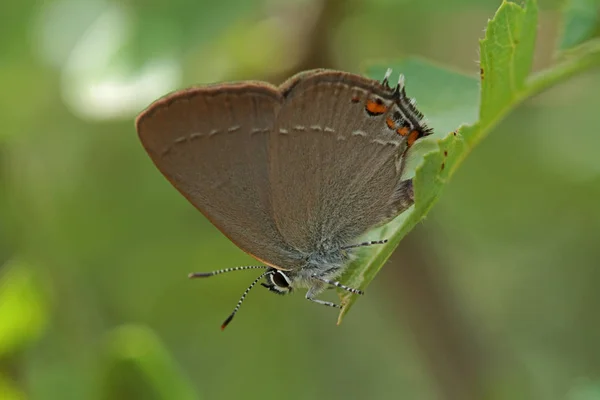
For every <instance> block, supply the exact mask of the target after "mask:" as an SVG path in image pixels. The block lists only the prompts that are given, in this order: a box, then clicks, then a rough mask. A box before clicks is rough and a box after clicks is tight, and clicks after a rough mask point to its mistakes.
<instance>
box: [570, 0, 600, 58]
mask: <svg viewBox="0 0 600 400" xmlns="http://www.w3.org/2000/svg"><path fill="white" fill-rule="evenodd" d="M599 23H600V0H567V1H566V2H565V6H564V10H563V23H562V36H561V39H560V49H561V50H566V49H570V48H572V47H574V46H576V45H578V44H581V43H582V42H584V41H585V40H588V39H590V38H592V37H593V36H594V34H597V33H598V27H599V26H600V24H599Z"/></svg>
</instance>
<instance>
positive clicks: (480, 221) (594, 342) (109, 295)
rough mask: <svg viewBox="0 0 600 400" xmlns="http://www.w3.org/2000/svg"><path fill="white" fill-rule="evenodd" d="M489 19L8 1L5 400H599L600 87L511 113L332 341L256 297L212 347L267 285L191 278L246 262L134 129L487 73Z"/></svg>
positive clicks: (318, 313)
mask: <svg viewBox="0 0 600 400" xmlns="http://www.w3.org/2000/svg"><path fill="white" fill-rule="evenodd" d="M499 3H500V2H499V1H496V0H484V1H482V0H447V1H435V0H429V1H416V0H413V1H411V0H406V1H394V0H348V1H345V0H333V1H319V0H221V1H208V0H202V1H198V0H196V1H191V0H172V1H110V0H47V1H16V0H8V1H4V2H2V5H0V19H1V23H0V123H1V128H0V398H2V399H61V400H70V399H73V400H75V399H77V400H79V399H138V398H139V399H195V398H198V399H258V398H261V399H278V398H286V399H315V398H330V399H337V398H340V399H341V398H374V399H389V398H402V399H484V398H485V399H544V400H550V399H570V400H592V399H600V323H599V320H600V311H599V308H600V307H599V305H600V268H599V266H600V261H599V260H600V207H599V206H600V132H599V129H598V126H600V113H598V110H599V109H600V94H599V93H600V73H599V71H591V72H588V73H586V74H584V75H580V76H578V77H576V78H575V79H572V80H570V81H569V82H566V83H564V84H561V85H560V86H557V87H554V88H552V89H551V90H548V91H546V92H545V93H543V94H541V95H538V96H536V97H535V98H533V99H529V100H528V101H526V102H525V104H524V105H522V106H521V107H519V108H518V109H517V110H516V111H515V112H514V113H512V114H511V115H509V116H508V118H507V119H506V120H505V121H503V122H502V123H501V124H500V125H499V126H498V127H497V128H496V129H495V130H494V132H492V133H491V135H490V136H489V137H488V138H487V139H486V140H485V141H484V142H482V144H481V145H480V146H479V147H478V148H477V149H476V150H475V151H474V152H473V153H472V154H471V156H470V157H469V158H468V159H467V161H466V162H465V163H464V164H463V165H462V166H461V168H460V170H459V171H458V173H457V174H456V175H455V176H454V178H453V180H452V182H451V183H450V184H449V185H448V186H447V188H446V189H445V191H444V193H443V196H442V198H441V200H440V201H439V202H438V204H437V205H436V206H435V207H434V209H433V211H432V212H431V213H430V215H429V217H428V219H427V220H426V221H425V222H424V223H422V224H420V225H419V226H418V227H417V229H415V230H414V231H413V232H412V233H411V234H410V235H409V236H408V237H407V238H406V239H405V240H404V241H403V242H402V243H401V245H400V246H399V248H398V249H397V251H396V253H395V255H394V256H393V257H392V259H391V260H390V261H389V262H388V264H387V265H386V266H385V268H383V270H382V271H381V273H380V274H379V276H378V278H377V279H376V280H375V281H374V282H373V283H372V285H371V286H369V288H368V290H367V295H366V296H365V297H364V298H362V299H361V300H360V301H359V302H358V303H357V304H356V305H355V307H354V308H353V309H352V311H351V312H350V314H349V315H348V316H347V318H346V319H345V321H344V323H343V324H342V325H341V326H336V325H335V321H336V317H337V315H336V314H335V311H334V310H331V309H328V308H325V307H319V306H315V305H313V304H310V303H308V302H306V301H305V300H304V298H303V296H302V295H296V296H289V297H279V296H274V295H273V294H271V293H269V292H267V291H266V290H264V289H261V288H257V289H256V290H254V291H253V292H252V293H251V294H250V295H249V296H248V298H247V301H246V303H245V304H244V306H243V308H242V310H241V312H240V313H239V314H238V316H237V317H236V319H235V321H234V322H233V323H232V325H231V326H230V327H229V328H228V329H227V330H226V331H225V332H221V331H220V330H219V325H220V323H221V322H222V320H223V319H224V318H225V317H226V316H227V315H228V313H229V312H230V311H231V309H232V307H233V306H234V305H235V302H236V301H237V300H238V297H239V295H240V294H241V292H242V291H243V289H245V287H246V286H247V284H249V283H250V281H251V280H252V279H253V278H254V277H255V275H256V274H255V273H254V272H252V271H250V272H240V273H237V274H231V275H228V276H221V277H219V278H213V280H210V281H208V280H203V281H189V280H187V278H186V276H187V273H188V272H190V271H195V270H212V269H218V268H224V267H230V266H237V265H246V264H254V263H255V262H254V260H252V259H251V258H250V257H248V256H247V255H245V254H244V253H243V252H242V251H241V250H239V249H237V248H236V247H235V246H234V245H233V244H232V243H230V242H229V241H228V240H227V239H226V238H225V237H223V236H222V235H221V234H220V233H219V232H218V231H217V230H216V229H215V228H214V227H213V226H212V225H210V223H209V222H208V221H207V220H206V219H205V218H204V217H203V216H202V215H201V214H200V213H199V212H197V211H196V210H195V209H194V208H193V207H192V206H191V205H190V204H188V203H187V201H186V200H185V199H184V198H183V197H182V196H180V195H179V194H178V193H177V191H176V190H174V189H173V188H172V187H171V186H170V184H169V183H168V182H167V181H166V180H165V179H164V178H163V177H162V176H161V175H160V173H159V172H158V171H157V170H156V169H155V167H154V166H153V165H152V163H151V162H150V159H149V158H148V157H147V155H146V154H145V153H144V151H143V149H142V147H141V145H140V143H139V141H138V139H137V135H136V132H135V130H134V125H133V120H134V118H135V116H136V114H137V113H138V112H139V111H141V110H142V109H143V108H144V107H145V106H146V105H147V104H149V103H150V102H151V101H152V100H154V99H155V98H157V97H159V96H161V95H163V94H165V93H167V92H169V91H171V90H174V89H177V88H181V87H185V86H190V85H193V84H197V83H208V82H215V81H222V80H234V79H235V80H238V79H262V80H268V81H271V82H273V83H279V82H281V81H283V80H284V79H285V78H286V77H287V76H289V75H291V74H292V73H295V72H297V71H299V70H303V69H307V68H314V67H331V68H337V69H344V70H348V71H353V72H360V71H361V68H362V66H363V65H364V63H365V62H368V61H372V60H380V59H395V58H400V57H404V56H407V55H417V56H421V57H424V58H427V59H429V60H432V61H434V62H436V63H438V64H443V65H449V66H451V67H452V68H454V69H457V70H461V71H463V72H465V73H467V74H473V75H477V74H478V71H479V67H478V65H477V63H476V60H477V59H478V39H479V38H481V37H482V36H483V33H484V31H483V29H484V27H485V24H486V22H487V20H488V18H491V16H492V15H493V13H494V11H495V10H496V8H497V7H498V6H499ZM560 6H561V3H560V2H558V1H555V2H552V1H544V0H540V8H541V11H540V28H539V38H538V50H537V53H536V59H535V68H536V69H540V68H543V67H544V66H547V65H548V64H549V63H550V62H551V60H552V54H553V53H552V52H553V48H554V45H555V42H556V40H557V36H558V31H559V23H560V13H559V8H560ZM434 93H435V89H433V90H432V95H433V94H434ZM419 100H420V101H426V100H425V99H423V100H422V99H419ZM329 296H330V297H331V298H332V299H333V298H334V294H333V293H330V294H329Z"/></svg>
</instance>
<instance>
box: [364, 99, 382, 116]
mask: <svg viewBox="0 0 600 400" xmlns="http://www.w3.org/2000/svg"><path fill="white" fill-rule="evenodd" d="M365 109H366V110H367V112H368V113H369V114H371V115H381V114H383V113H385V112H386V111H387V106H386V105H385V104H383V102H382V101H381V99H376V100H368V101H367V105H366V106H365Z"/></svg>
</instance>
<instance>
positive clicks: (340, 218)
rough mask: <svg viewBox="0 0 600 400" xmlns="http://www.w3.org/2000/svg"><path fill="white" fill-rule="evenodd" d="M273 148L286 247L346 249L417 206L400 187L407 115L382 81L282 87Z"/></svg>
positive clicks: (311, 77) (348, 77)
mask: <svg viewBox="0 0 600 400" xmlns="http://www.w3.org/2000/svg"><path fill="white" fill-rule="evenodd" d="M281 90H282V93H283V95H284V96H285V98H286V100H285V102H284V104H283V106H282V107H281V109H280V111H279V114H278V117H277V121H276V124H275V127H274V129H273V133H272V134H271V144H270V152H271V157H270V180H271V197H272V206H273V211H274V216H275V220H276V223H277V226H278V228H279V231H280V232H281V234H282V235H283V237H284V239H285V241H286V242H288V243H290V244H291V245H292V246H293V247H294V248H297V249H299V250H301V251H303V252H306V253H311V252H312V251H314V250H315V249H317V248H319V247H320V246H321V245H322V244H323V243H324V242H327V241H333V242H334V243H330V245H331V244H334V245H344V244H348V242H349V241H352V240H354V239H355V238H356V237H357V236H360V235H362V234H364V233H365V232H366V231H368V230H369V229H370V228H372V227H374V226H376V225H380V224H383V223H385V222H387V221H389V220H390V219H391V218H393V217H394V216H396V215H398V214H399V213H400V212H402V211H403V210H405V209H406V208H408V207H409V206H410V204H411V203H412V201H411V199H410V198H409V197H410V196H409V194H408V190H409V186H410V185H407V184H406V183H407V182H404V183H403V182H401V175H402V168H403V162H402V161H403V160H402V158H403V155H404V153H405V150H406V149H407V147H408V146H409V135H407V134H406V133H407V132H406V129H405V130H402V131H400V128H401V127H402V126H403V125H405V126H407V125H408V124H407V123H406V120H407V119H408V118H409V116H407V115H405V114H408V111H407V110H402V109H399V108H398V106H397V105H396V103H395V101H396V100H395V99H396V98H395V97H394V96H395V95H394V94H393V93H392V92H393V91H392V90H391V89H389V88H387V86H385V87H384V86H383V85H381V84H379V83H378V82H375V81H372V80H369V79H366V78H363V77H360V76H357V75H352V74H348V73H343V72H337V71H316V72H312V73H303V74H302V75H298V76H296V77H293V78H291V79H290V80H289V81H288V82H287V83H285V84H284V85H283V86H282V89H281Z"/></svg>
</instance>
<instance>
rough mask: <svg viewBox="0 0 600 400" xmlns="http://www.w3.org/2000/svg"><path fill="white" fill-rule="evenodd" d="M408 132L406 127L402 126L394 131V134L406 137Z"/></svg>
mask: <svg viewBox="0 0 600 400" xmlns="http://www.w3.org/2000/svg"><path fill="white" fill-rule="evenodd" d="M409 132H410V131H409V130H408V127H407V126H403V127H402V128H399V129H398V130H396V133H397V134H398V135H400V136H406V135H408V133H409Z"/></svg>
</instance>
